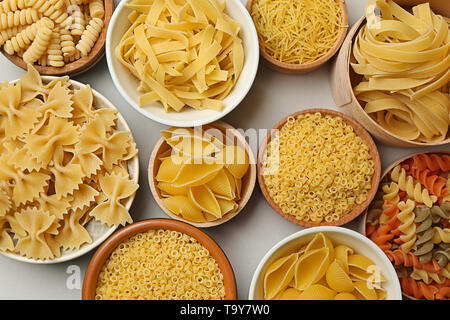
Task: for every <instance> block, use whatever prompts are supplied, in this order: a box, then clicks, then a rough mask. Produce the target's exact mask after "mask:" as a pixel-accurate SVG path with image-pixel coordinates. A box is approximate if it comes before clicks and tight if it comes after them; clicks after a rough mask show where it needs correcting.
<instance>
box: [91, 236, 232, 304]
mask: <svg viewBox="0 0 450 320" xmlns="http://www.w3.org/2000/svg"><path fill="white" fill-rule="evenodd" d="M149 253H150V254H149ZM95 298H96V299H97V300H223V299H225V286H224V280H223V274H222V272H221V270H220V268H219V266H218V264H217V262H216V261H215V260H214V258H213V257H212V256H211V254H210V253H209V251H208V250H207V249H206V248H205V247H204V246H203V245H202V244H200V243H199V242H198V241H197V240H196V239H194V238H192V237H190V236H188V235H186V234H183V233H181V232H178V231H174V230H163V229H158V230H149V231H147V232H143V233H138V234H136V235H134V236H132V237H131V238H129V239H127V240H126V241H124V242H122V243H121V244H119V245H118V247H117V248H116V249H115V250H114V251H113V252H112V254H111V255H110V257H109V258H108V260H107V261H106V262H105V264H104V265H103V267H102V269H101V270H100V273H99V277H98V282H97V288H96V297H95Z"/></svg>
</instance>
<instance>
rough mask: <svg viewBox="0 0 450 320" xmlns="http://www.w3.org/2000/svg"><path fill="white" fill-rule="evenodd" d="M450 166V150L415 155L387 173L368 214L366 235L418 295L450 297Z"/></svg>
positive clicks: (405, 289) (411, 293) (408, 288)
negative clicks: (447, 153)
mask: <svg viewBox="0 0 450 320" xmlns="http://www.w3.org/2000/svg"><path fill="white" fill-rule="evenodd" d="M449 170H450V156H448V155H440V154H420V155H416V156H413V157H412V158H410V159H408V160H406V161H404V162H402V163H401V164H399V165H398V166H396V167H395V168H394V169H393V170H392V171H391V172H390V173H389V174H388V175H387V176H386V178H385V179H384V181H383V182H382V184H381V187H380V192H379V193H377V196H376V200H375V201H374V202H373V203H372V204H371V206H370V207H369V211H368V213H367V224H366V235H367V236H368V237H369V238H370V239H371V240H372V241H374V242H375V243H376V244H377V245H378V246H379V247H380V248H381V249H382V250H383V251H384V252H385V253H386V255H387V256H388V258H389V259H390V260H391V261H392V263H393V264H394V265H395V268H396V269H397V271H398V274H399V277H400V278H401V281H400V282H401V285H402V289H403V292H404V293H405V294H407V295H409V296H412V297H414V298H417V299H428V300H435V299H438V300H441V299H448V298H449V297H450V220H449V219H450V178H449V176H448V174H449Z"/></svg>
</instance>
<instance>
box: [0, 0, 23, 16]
mask: <svg viewBox="0 0 450 320" xmlns="http://www.w3.org/2000/svg"><path fill="white" fill-rule="evenodd" d="M25 6H26V4H25V0H3V1H2V2H0V14H2V13H8V12H14V11H17V10H20V9H23V8H25Z"/></svg>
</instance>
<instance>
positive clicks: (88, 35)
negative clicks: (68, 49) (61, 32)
mask: <svg viewBox="0 0 450 320" xmlns="http://www.w3.org/2000/svg"><path fill="white" fill-rule="evenodd" d="M102 28H103V20H102V19H99V18H93V19H92V20H91V21H90V22H89V24H88V25H87V27H86V29H85V30H84V32H83V34H82V36H81V40H80V42H78V44H77V45H76V48H77V49H78V50H79V51H80V52H81V56H83V57H84V56H87V55H88V54H89V52H90V51H91V50H92V47H93V46H94V44H95V42H96V41H97V39H98V37H99V35H100V32H101V31H102Z"/></svg>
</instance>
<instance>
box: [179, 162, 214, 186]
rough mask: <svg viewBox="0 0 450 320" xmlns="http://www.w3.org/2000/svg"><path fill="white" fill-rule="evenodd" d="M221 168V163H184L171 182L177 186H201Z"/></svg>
mask: <svg viewBox="0 0 450 320" xmlns="http://www.w3.org/2000/svg"><path fill="white" fill-rule="evenodd" d="M222 168H223V164H218V163H212V164H208V163H202V164H201V165H200V164H194V163H185V164H184V165H183V167H182V168H181V170H180V172H179V174H178V176H177V177H176V179H174V180H173V181H172V183H173V184H174V185H176V186H178V187H196V186H201V185H203V184H205V183H208V182H209V181H211V180H212V179H214V177H215V176H216V175H217V174H218V172H219V170H220V169H222Z"/></svg>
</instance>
